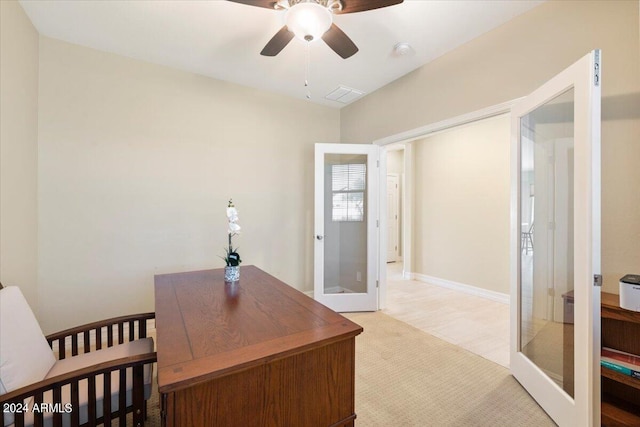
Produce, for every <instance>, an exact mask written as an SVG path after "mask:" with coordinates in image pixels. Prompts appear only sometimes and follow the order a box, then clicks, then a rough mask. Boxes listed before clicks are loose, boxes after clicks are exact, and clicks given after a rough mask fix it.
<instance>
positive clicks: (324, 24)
mask: <svg viewBox="0 0 640 427" xmlns="http://www.w3.org/2000/svg"><path fill="white" fill-rule="evenodd" d="M285 20H286V23H287V28H288V29H289V31H291V32H292V33H293V34H295V36H296V37H297V38H299V39H300V40H305V41H307V42H310V41H313V40H317V39H319V38H321V37H322V35H323V34H324V33H326V32H327V30H328V29H329V28H330V27H331V24H332V23H333V17H332V15H331V12H330V11H329V10H328V9H327V8H326V7H324V6H321V5H319V4H318V3H315V2H304V3H298V4H296V5H294V6H292V7H291V8H290V9H289V10H288V11H287V14H286V16H285Z"/></svg>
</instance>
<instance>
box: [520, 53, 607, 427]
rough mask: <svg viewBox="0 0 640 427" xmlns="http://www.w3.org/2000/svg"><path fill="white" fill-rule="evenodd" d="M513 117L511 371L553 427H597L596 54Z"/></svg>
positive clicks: (560, 76)
mask: <svg viewBox="0 0 640 427" xmlns="http://www.w3.org/2000/svg"><path fill="white" fill-rule="evenodd" d="M511 113H512V114H511V115H512V126H511V129H512V146H511V151H512V152H511V154H512V157H511V171H512V177H511V183H512V185H511V284H512V291H511V371H512V373H513V375H514V376H515V378H516V379H517V380H518V381H519V382H520V383H521V384H522V385H523V386H524V388H525V389H526V390H527V391H528V392H529V393H530V394H531V396H533V398H534V399H536V401H537V402H538V403H539V404H540V405H541V406H542V408H543V409H544V410H545V411H546V412H547V413H548V414H549V416H550V417H551V418H552V419H553V420H554V421H555V422H556V423H557V424H558V425H559V426H561V427H564V426H580V427H586V426H599V425H600V287H599V285H600V283H601V280H600V277H601V276H600V52H599V51H593V52H591V53H590V54H588V55H587V56H585V57H583V58H582V59H580V60H579V61H578V62H576V63H575V64H573V65H572V66H570V67H569V68H567V69H566V70H564V71H563V72H561V73H560V74H558V75H557V76H555V77H554V78H553V79H551V80H550V81H548V82H547V83H545V84H544V85H543V86H542V87H540V88H539V89H538V90H536V91H535V92H533V93H532V94H531V95H529V96H527V97H526V98H523V99H522V100H520V101H519V102H518V103H517V104H516V105H514V106H513V108H512V110H511Z"/></svg>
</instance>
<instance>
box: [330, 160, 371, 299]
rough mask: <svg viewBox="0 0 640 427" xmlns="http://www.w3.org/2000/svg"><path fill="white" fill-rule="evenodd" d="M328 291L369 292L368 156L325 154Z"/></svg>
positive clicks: (332, 292)
mask: <svg viewBox="0 0 640 427" xmlns="http://www.w3.org/2000/svg"><path fill="white" fill-rule="evenodd" d="M324 166H325V169H324V176H325V178H324V206H325V212H324V285H323V287H324V293H325V294H338V293H366V292H367V215H366V212H367V209H366V204H367V197H366V194H367V173H368V171H367V156H366V155H364V154H325V158H324Z"/></svg>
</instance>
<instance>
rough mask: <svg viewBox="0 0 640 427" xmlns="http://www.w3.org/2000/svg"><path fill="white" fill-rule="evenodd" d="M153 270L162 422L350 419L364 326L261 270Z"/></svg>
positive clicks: (298, 424) (174, 426) (316, 425)
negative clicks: (233, 279) (232, 275)
mask: <svg viewBox="0 0 640 427" xmlns="http://www.w3.org/2000/svg"><path fill="white" fill-rule="evenodd" d="M240 274H241V276H240V282H239V283H237V284H235V285H230V284H225V283H224V280H223V276H224V273H223V269H218V270H206V271H197V272H190V273H177V274H167V275H159V276H156V278H155V301H156V330H157V353H158V388H159V391H160V395H161V399H162V401H161V405H162V424H163V426H167V427H178V426H187V427H193V426H216V427H225V426H274V427H276V426H277V427H285V426H291V427H305V426H308V427H320V426H326V427H328V426H333V427H338V426H340V427H342V426H353V425H354V420H355V418H356V414H355V412H354V404H355V399H354V384H355V337H356V335H358V334H359V333H360V332H362V328H361V327H360V326H358V325H356V324H355V323H353V322H351V321H350V320H348V319H346V318H345V317H343V316H341V315H340V314H338V313H335V312H334V311H332V310H330V309H328V308H327V307H325V306H323V305H322V304H319V303H317V302H316V301H314V300H313V299H311V298H309V297H307V296H306V295H304V294H302V293H301V292H299V291H297V290H295V289H293V288H292V287H290V286H288V285H286V284H284V283H283V282H281V281H279V280H278V279H276V278H275V277H273V276H270V275H268V274H267V273H265V272H264V271H262V270H260V269H258V268H256V267H253V266H243V267H242V268H241V273H240Z"/></svg>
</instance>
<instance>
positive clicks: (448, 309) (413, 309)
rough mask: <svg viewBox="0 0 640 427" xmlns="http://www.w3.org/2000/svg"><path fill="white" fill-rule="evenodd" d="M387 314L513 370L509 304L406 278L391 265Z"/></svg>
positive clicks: (388, 268)
mask: <svg viewBox="0 0 640 427" xmlns="http://www.w3.org/2000/svg"><path fill="white" fill-rule="evenodd" d="M383 312H384V313H386V314H388V315H389V316H392V317H394V318H396V319H398V320H401V321H403V322H405V323H408V324H410V325H412V326H413V327H415V328H418V329H421V330H423V331H425V332H427V333H429V334H431V335H433V336H436V337H438V338H441V339H443V340H445V341H447V342H450V343H452V344H455V345H457V346H460V347H462V348H465V349H467V350H469V351H471V352H473V353H475V354H478V355H480V356H482V357H484V358H485V359H489V360H491V361H493V362H495V363H498V364H500V365H502V366H505V367H509V305H507V304H503V303H499V302H495V301H491V300H489V299H486V298H482V297H478V296H474V295H469V294H466V293H463V292H459V291H455V290H451V289H447V288H443V287H440V286H435V285H430V284H428V283H424V282H419V281H416V280H405V279H403V278H402V263H389V264H387V307H386V308H385V309H384V310H383Z"/></svg>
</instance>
